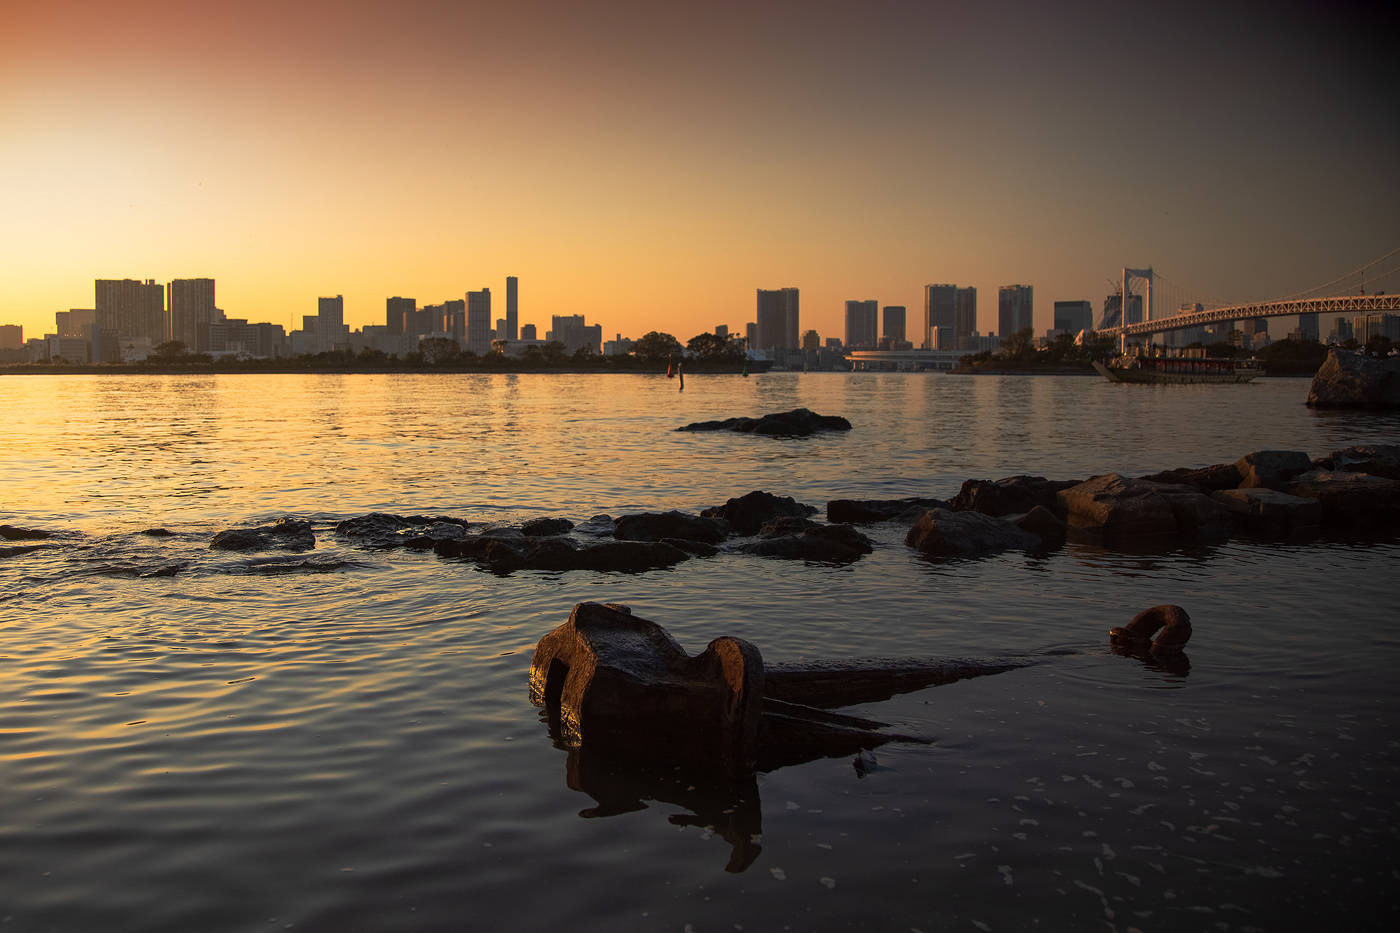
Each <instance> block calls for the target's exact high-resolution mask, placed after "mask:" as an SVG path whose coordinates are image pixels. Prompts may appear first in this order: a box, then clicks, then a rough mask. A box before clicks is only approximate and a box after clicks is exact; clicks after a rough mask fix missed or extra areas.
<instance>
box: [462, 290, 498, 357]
mask: <svg viewBox="0 0 1400 933" xmlns="http://www.w3.org/2000/svg"><path fill="white" fill-rule="evenodd" d="M492 336H493V334H492V331H491V289H489V288H483V289H482V290H481V291H479V292H467V346H466V349H467V351H468V352H471V353H475V354H476V355H477V356H485V355H486V354H488V353H490V352H491V340H492Z"/></svg>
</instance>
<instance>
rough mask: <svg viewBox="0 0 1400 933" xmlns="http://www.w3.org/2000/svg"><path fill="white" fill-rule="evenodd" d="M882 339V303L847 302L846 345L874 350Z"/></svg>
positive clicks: (856, 348) (858, 348) (855, 348)
mask: <svg viewBox="0 0 1400 933" xmlns="http://www.w3.org/2000/svg"><path fill="white" fill-rule="evenodd" d="M879 340H880V303H879V302H878V301H875V300H870V301H848V302H846V346H847V347H850V348H851V349H852V350H873V349H874V348H875V345H876V344H877V343H878V342H879Z"/></svg>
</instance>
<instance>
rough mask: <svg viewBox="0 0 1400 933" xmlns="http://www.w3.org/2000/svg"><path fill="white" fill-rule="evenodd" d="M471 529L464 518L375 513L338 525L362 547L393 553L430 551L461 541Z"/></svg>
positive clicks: (343, 532)
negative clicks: (438, 544)
mask: <svg viewBox="0 0 1400 933" xmlns="http://www.w3.org/2000/svg"><path fill="white" fill-rule="evenodd" d="M467 527H468V525H467V522H466V521H464V520H463V519H460V518H448V517H445V516H437V517H429V516H426V515H392V514H390V513H388V512H371V513H370V514H368V515H361V516H359V517H358V518H349V519H346V520H345V521H343V522H340V523H338V524H337V525H336V526H335V530H336V532H337V533H338V534H342V535H344V536H345V537H347V538H349V539H350V540H351V542H353V543H354V544H358V545H359V546H360V547H368V548H379V549H389V548H396V547H416V548H430V547H432V546H433V544H434V543H435V542H437V541H443V540H451V539H453V538H460V537H461V536H462V535H463V534H465V533H466V530H467Z"/></svg>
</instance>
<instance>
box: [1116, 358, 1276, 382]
mask: <svg viewBox="0 0 1400 933" xmlns="http://www.w3.org/2000/svg"><path fill="white" fill-rule="evenodd" d="M1094 369H1096V370H1098V372H1099V374H1100V375H1102V376H1103V377H1104V378H1105V379H1107V380H1108V381H1109V382H1162V383H1188V384H1189V383H1207V382H1248V381H1249V380H1251V379H1253V378H1254V377H1255V376H1257V375H1259V373H1260V372H1261V371H1262V370H1260V368H1259V361H1258V360H1231V359H1222V358H1218V357H1183V356H1120V357H1118V358H1117V359H1116V360H1113V361H1111V362H1109V363H1101V362H1099V361H1098V360H1094Z"/></svg>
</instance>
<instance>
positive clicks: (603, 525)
mask: <svg viewBox="0 0 1400 933" xmlns="http://www.w3.org/2000/svg"><path fill="white" fill-rule="evenodd" d="M616 530H617V526H616V525H615V524H614V523H613V519H612V516H611V515H595V516H593V517H592V518H590V519H589V520H588V521H586V522H583V523H582V524H579V525H576V526H574V533H575V534H580V535H588V536H590V537H594V538H611V537H612V536H613V532H614V531H616Z"/></svg>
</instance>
